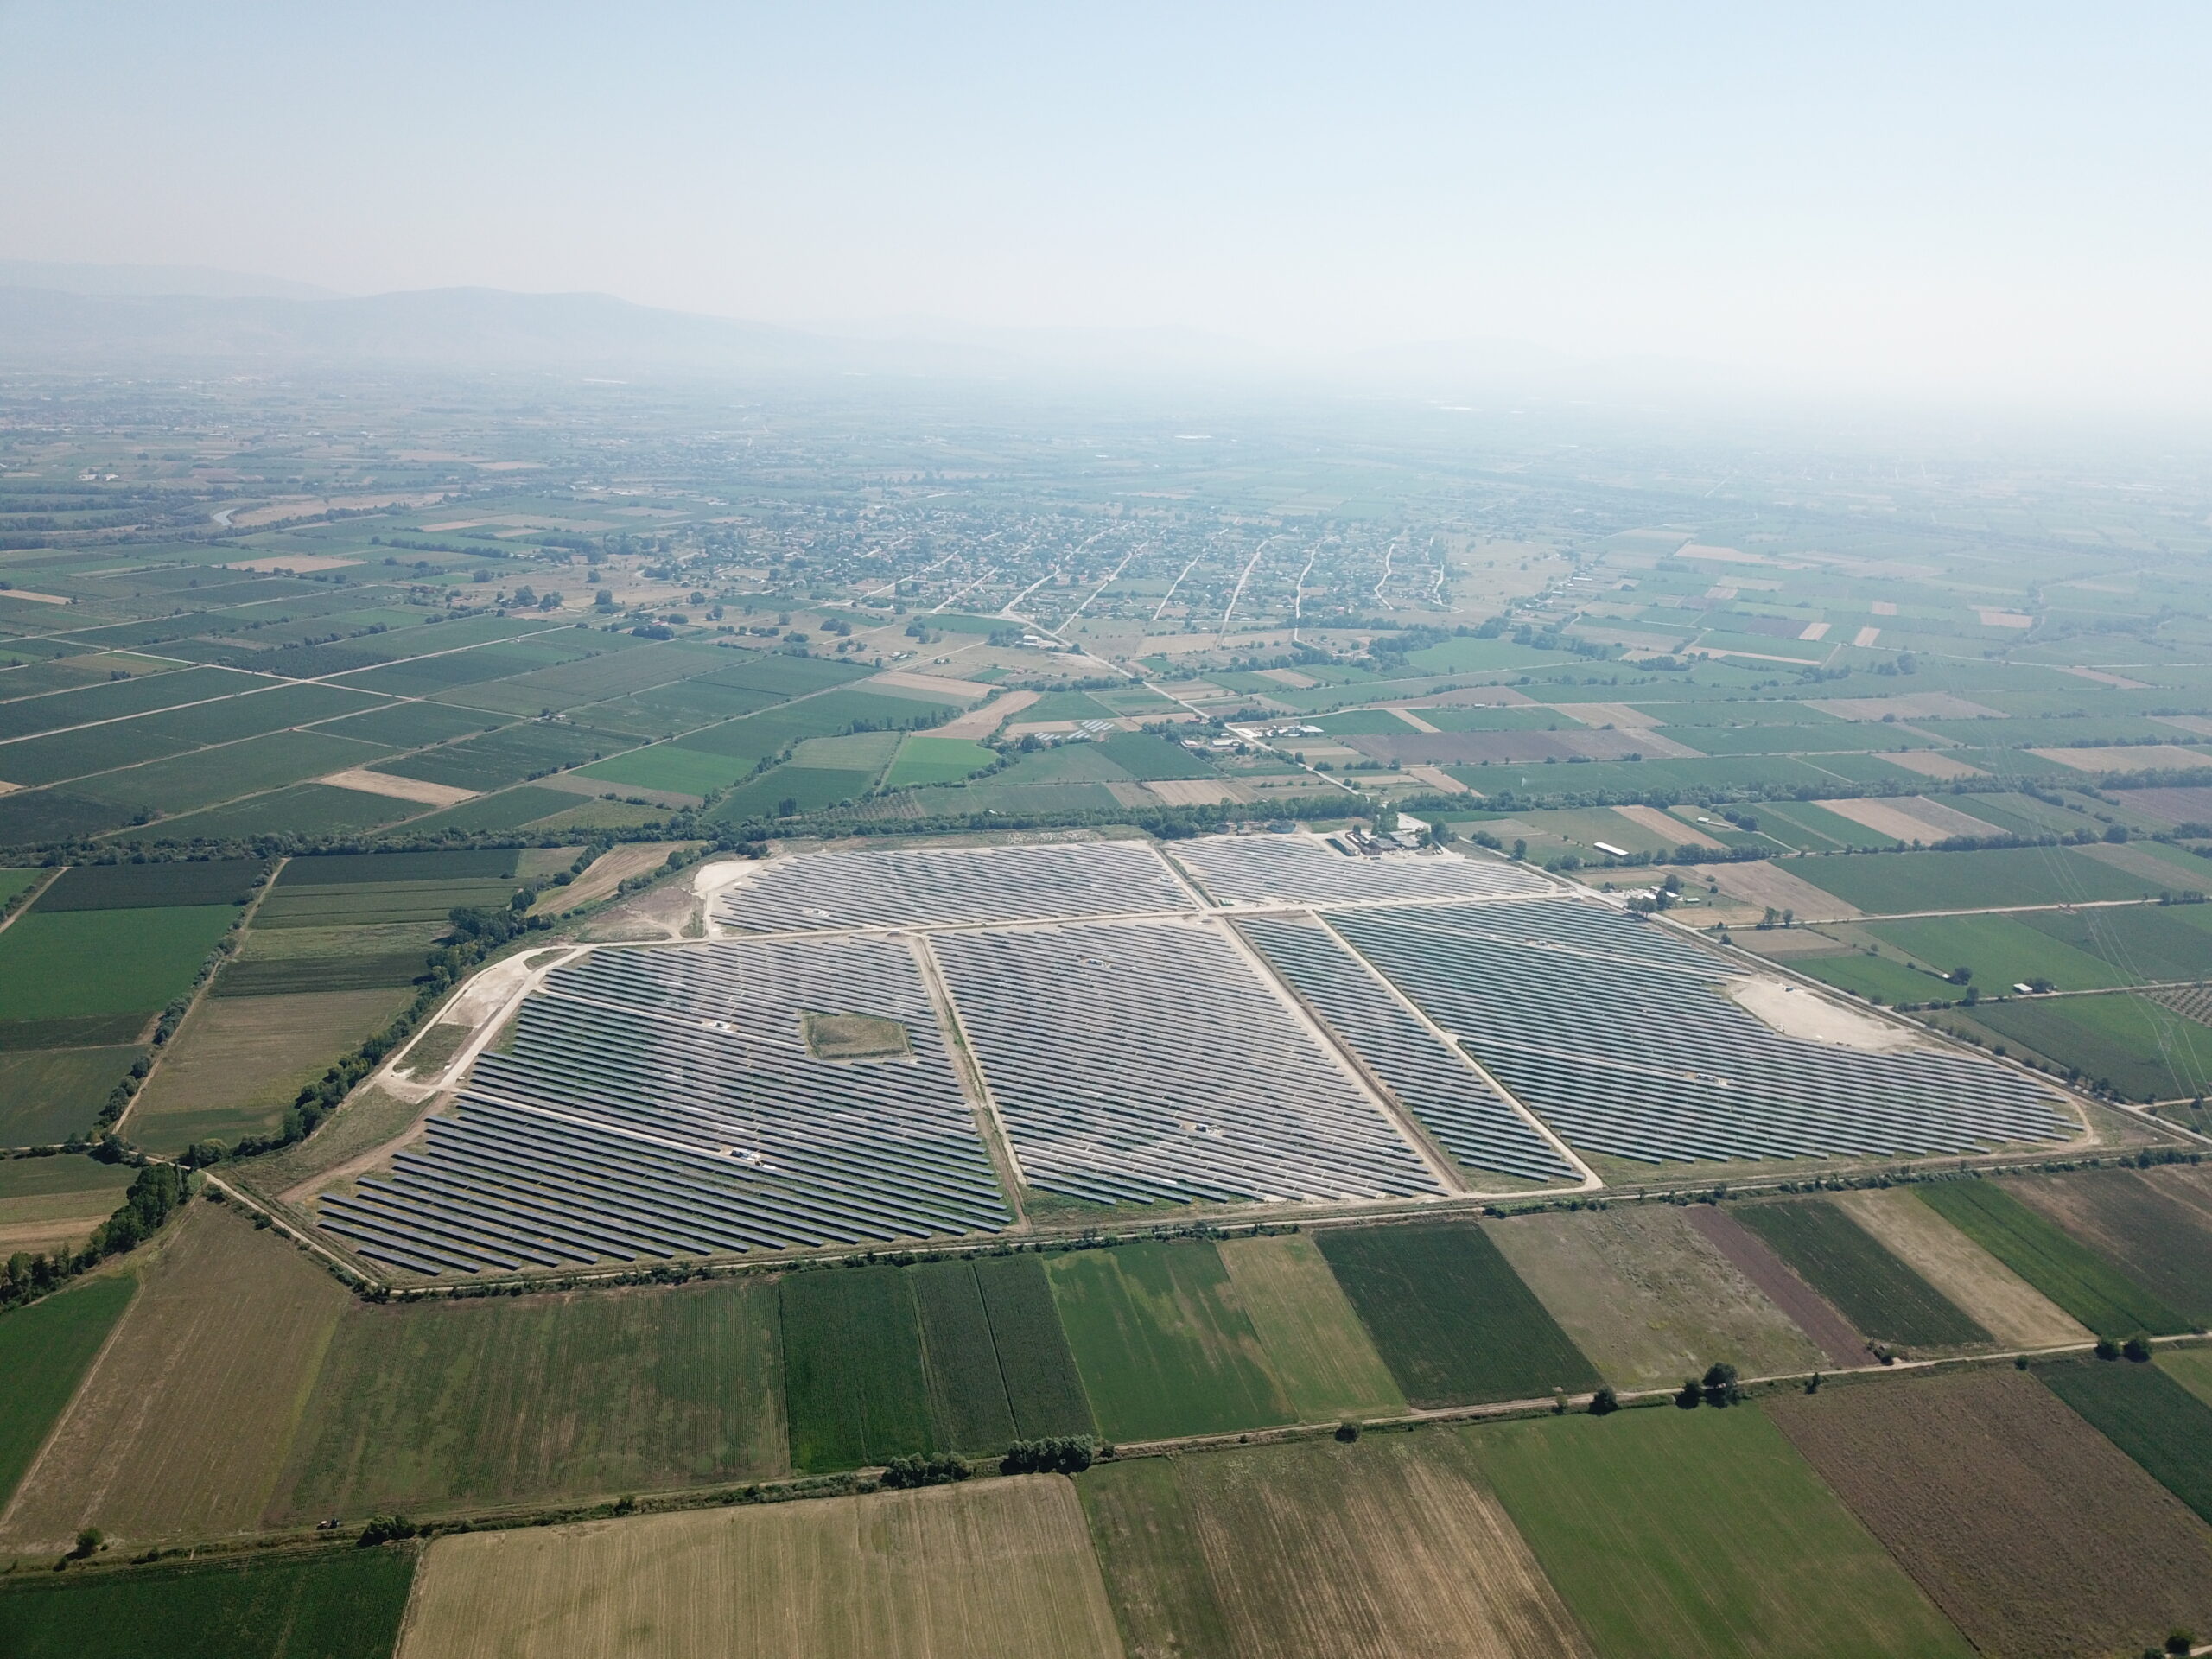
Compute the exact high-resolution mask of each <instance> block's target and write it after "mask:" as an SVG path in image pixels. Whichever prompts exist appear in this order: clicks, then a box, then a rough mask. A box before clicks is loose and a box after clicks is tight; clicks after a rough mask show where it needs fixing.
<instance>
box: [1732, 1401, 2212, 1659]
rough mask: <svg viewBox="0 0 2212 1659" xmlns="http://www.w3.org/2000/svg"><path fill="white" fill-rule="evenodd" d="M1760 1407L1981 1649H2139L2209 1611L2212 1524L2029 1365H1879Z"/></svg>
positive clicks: (2024, 1652) (2029, 1654) (2016, 1655)
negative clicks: (1900, 1371) (1892, 1368)
mask: <svg viewBox="0 0 2212 1659" xmlns="http://www.w3.org/2000/svg"><path fill="white" fill-rule="evenodd" d="M1767 1410H1768V1411H1769V1412H1770V1414H1772V1416H1773V1418H1774V1420H1775V1421H1776V1422H1777V1423H1778V1424H1779V1425H1780V1426H1781V1427H1782V1431H1783V1433H1785V1434H1787V1435H1788V1436H1789V1439H1790V1440H1791V1442H1792V1443H1793V1444H1794V1445H1796V1447H1797V1449H1798V1450H1799V1451H1800V1452H1802V1453H1803V1454H1804V1455H1805V1457H1806V1458H1807V1459H1808V1460H1809V1461H1810V1462H1811V1463H1812V1465H1813V1466H1814V1467H1815V1468H1816V1469H1817V1470H1819V1471H1820V1472H1821V1475H1822V1476H1823V1477H1825V1478H1827V1482H1828V1484H1830V1485H1831V1486H1833V1487H1834V1488H1835V1490H1836V1491H1837V1492H1838V1493H1840V1495H1841V1497H1842V1498H1843V1500H1844V1502H1845V1503H1847V1504H1849V1505H1850V1506H1851V1508H1852V1510H1853V1512H1854V1513H1856V1514H1857V1515H1858V1516H1859V1520H1861V1521H1862V1522H1865V1523H1866V1527H1867V1529H1868V1530H1869V1531H1871V1532H1872V1533H1873V1534H1874V1535H1875V1536H1876V1537H1878V1538H1879V1539H1880V1540H1881V1541H1882V1542H1883V1543H1884V1544H1885V1545H1887V1546H1888V1547H1889V1549H1890V1553H1891V1554H1893V1555H1895V1556H1896V1557H1897V1560H1899V1561H1900V1562H1901V1563H1902V1564H1903V1565H1904V1569H1905V1571H1907V1572H1908V1573H1911V1574H1912V1576H1913V1578H1914V1579H1916V1580H1918V1582H1919V1584H1920V1586H1921V1588H1923V1590H1925V1591H1926V1592H1928V1594H1929V1598H1930V1599H1932V1600H1933V1601H1934V1602H1935V1603H1936V1605H1937V1606H1939V1607H1941V1608H1942V1610H1943V1611H1945V1612H1946V1613H1948V1614H1949V1615H1950V1617H1951V1618H1952V1619H1953V1620H1954V1621H1955V1623H1956V1624H1958V1626H1959V1628H1960V1629H1961V1630H1964V1631H1965V1632H1966V1633H1967V1637H1968V1638H1969V1639H1971V1640H1972V1641H1973V1643H1974V1646H1975V1647H1976V1648H1978V1649H1980V1651H1981V1652H1983V1653H1985V1654H1988V1655H1993V1656H1997V1659H2061V1656H2072V1655H2081V1656H2089V1655H2105V1654H2115V1653H2122V1652H2131V1653H2132V1652H2140V1651H2142V1650H2143V1649H2145V1648H2146V1647H2152V1646H2155V1645H2157V1644H2158V1643H2159V1642H2161V1641H2163V1640H2164V1637H2165V1634H2166V1632H2167V1631H2168V1630H2171V1628H2173V1627H2174V1626H2176V1625H2188V1626H2193V1627H2194V1628H2196V1629H2198V1630H2202V1629H2203V1628H2205V1626H2206V1624H2208V1623H2212V1532H2208V1530H2207V1529H2206V1528H2205V1525H2204V1523H2203V1522H2201V1521H2199V1520H2198V1519H2197V1518H2196V1516H2194V1515H2193V1514H2191V1513H2190V1511H2189V1510H2188V1509H2186V1508H2185V1507H2184V1506H2183V1503H2182V1502H2181V1500H2180V1499H2178V1498H2177V1497H2174V1496H2173V1494H2172V1493H2171V1492H2169V1491H2166V1489H2165V1488H2164V1486H2161V1485H2160V1484H2158V1482H2157V1481H2155V1480H2153V1479H2152V1478H2151V1477H2150V1476H2149V1475H2147V1474H2145V1472H2144V1471H2142V1470H2141V1469H2140V1468H2139V1467H2137V1466H2136V1465H2135V1464H2134V1463H2133V1462H2132V1461H2131V1460H2130V1459H2128V1457H2127V1456H2126V1453H2125V1452H2121V1451H2120V1449H2119V1448H2118V1447H2117V1446H2114V1445H2113V1443H2112V1442H2111V1441H2110V1440H2107V1439H2105V1438H2104V1436H2103V1435H2101V1434H2100V1433H2097V1432H2096V1430H2094V1429H2093V1428H2091V1427H2089V1426H2088V1424H2087V1423H2085V1422H2083V1421H2082V1420H2081V1419H2080V1418H2079V1417H2077V1416H2075V1414H2074V1413H2073V1412H2072V1411H2070V1410H2069V1409H2068V1408H2067V1407H2066V1406H2065V1405H2063V1403H2061V1402H2060V1401H2059V1400H2058V1398H2057V1396H2056V1395H2053V1394H2052V1393H2051V1392H2050V1390H2049V1389H2046V1388H2044V1386H2043V1384H2041V1383H2038V1382H2037V1381H2036V1380H2035V1379H2034V1378H2033V1377H2032V1376H2026V1375H2024V1374H2023V1373H2021V1372H2018V1371H2012V1370H1994V1371H1973V1372H1967V1373H1957V1374H1951V1375H1947V1376H1926V1377H1910V1378H1884V1379H1882V1380H1880V1381H1879V1382H1869V1383H1866V1384H1864V1385H1861V1386H1858V1387H1839V1388H1834V1389H1822V1390H1821V1392H1820V1393H1819V1394H1816V1395H1802V1394H1801V1395H1784V1396H1782V1397H1780V1398H1778V1399H1777V1400H1775V1401H1773V1402H1770V1403H1769V1405H1768V1406H1767Z"/></svg>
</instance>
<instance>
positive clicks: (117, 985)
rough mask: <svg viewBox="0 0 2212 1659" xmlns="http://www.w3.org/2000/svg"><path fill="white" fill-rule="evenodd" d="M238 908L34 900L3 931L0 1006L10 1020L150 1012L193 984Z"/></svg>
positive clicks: (0, 935) (0, 936)
mask: <svg viewBox="0 0 2212 1659" xmlns="http://www.w3.org/2000/svg"><path fill="white" fill-rule="evenodd" d="M237 914H238V912H237V911H236V910H234V909H233V908H232V906H229V905H173V906H167V907H165V908H162V909H159V910H73V911H62V912H56V913H51V914H49V913H48V912H44V911H42V910H41V909H39V908H37V907H36V906H34V907H33V908H32V909H30V910H29V911H28V912H25V913H24V914H22V915H21V916H18V917H17V918H16V920H15V922H14V924H13V925H11V926H10V927H9V929H8V931H6V932H4V933H0V1008H4V1009H5V1010H6V1011H7V1014H8V1017H9V1018H10V1020H58V1019H65V1018H67V1017H69V1016H72V1015H81V1014H130V1013H136V1012H137V1011H138V1010H140V1009H145V1010H148V1011H151V1010H154V1009H157V1008H160V1007H163V1006H164V1005H165V1004H166V1003H167V1002H168V1000H169V999H170V998H171V997H173V996H175V995H177V994H178V993H179V992H181V991H183V990H184V989H186V988H188V987H189V986H190V985H191V983H192V979H193V976H194V974H196V973H198V972H199V971H200V963H201V962H203V961H204V960H206V958H207V953H208V951H210V950H213V949H214V946H215V942H216V941H217V940H218V939H219V938H222V937H223V934H224V931H226V929H227V928H229V926H230V925H231V922H232V918H235V917H236V916H237Z"/></svg>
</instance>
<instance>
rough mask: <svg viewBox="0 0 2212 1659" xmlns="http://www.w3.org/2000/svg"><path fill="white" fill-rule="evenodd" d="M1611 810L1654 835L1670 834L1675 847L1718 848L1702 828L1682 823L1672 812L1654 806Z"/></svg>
mask: <svg viewBox="0 0 2212 1659" xmlns="http://www.w3.org/2000/svg"><path fill="white" fill-rule="evenodd" d="M1613 810H1614V812H1615V813H1617V814H1618V815H1619V816H1620V817H1624V818H1626V819H1627V820H1628V821H1629V822H1630V823H1632V824H1634V825H1636V827H1637V829H1647V830H1649V831H1650V832H1651V834H1653V835H1655V836H1671V837H1672V838H1673V840H1674V843H1675V846H1677V847H1705V848H1718V847H1719V846H1720V844H1721V843H1720V842H1717V841H1715V840H1714V839H1713V837H1712V836H1708V835H1707V834H1706V833H1705V831H1704V830H1702V829H1698V828H1696V827H1695V826H1694V825H1691V824H1687V823H1683V822H1682V821H1681V819H1680V818H1678V817H1675V815H1674V814H1673V813H1671V812H1668V811H1663V810H1661V809H1660V808H1658V807H1656V806H1617V807H1615V808H1614V809H1613Z"/></svg>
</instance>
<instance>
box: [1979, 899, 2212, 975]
mask: <svg viewBox="0 0 2212 1659" xmlns="http://www.w3.org/2000/svg"><path fill="white" fill-rule="evenodd" d="M2020 919H2021V920H2022V921H2023V922H2024V923H2025V924H2026V925H2028V926H2030V927H2032V928H2033V929H2035V930H2036V931H2037V932H2038V933H2042V934H2045V935H2047V936H2048V937H2050V938H2053V939H2055V940H2057V941H2058V942H2059V943H2060V944H2064V945H2066V946H2068V947H2069V948H2070V949H2073V950H2079V951H2081V952H2082V953H2084V954H2085V955H2088V956H2093V957H2099V958H2101V959H2102V960H2103V961H2106V962H2109V963H2114V964H2115V965H2116V966H2117V968H2118V969H2119V970H2120V973H2121V974H2122V975H2123V976H2124V982H2125V981H2137V980H2145V981H2156V980H2166V979H2202V978H2205V977H2207V976H2212V905H2126V906H2109V907H2107V908H2103V909H2098V910H2075V911H2058V910H2045V911H2037V912H2034V913H2033V914H2031V915H2027V916H2023V917H2022V918H2020Z"/></svg>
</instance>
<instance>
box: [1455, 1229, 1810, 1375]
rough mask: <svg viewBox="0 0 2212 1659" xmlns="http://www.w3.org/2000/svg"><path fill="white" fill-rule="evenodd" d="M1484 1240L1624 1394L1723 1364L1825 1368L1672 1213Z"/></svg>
mask: <svg viewBox="0 0 2212 1659" xmlns="http://www.w3.org/2000/svg"><path fill="white" fill-rule="evenodd" d="M1486 1230H1487V1231H1488V1233H1489V1234H1490V1236H1491V1240H1492V1241H1493V1242H1494V1243H1496V1244H1497V1247H1498V1249H1500V1250H1502V1251H1503V1253H1504V1255H1505V1259H1506V1260H1507V1261H1508V1262H1511V1263H1512V1264H1513V1269H1514V1271H1515V1272H1516V1273H1517V1274H1520V1275H1521V1277H1522V1279H1523V1280H1524V1281H1527V1283H1528V1285H1529V1288H1530V1289H1531V1290H1533V1291H1535V1293H1536V1296H1537V1299H1538V1300H1541V1302H1542V1303H1543V1305H1544V1306H1545V1307H1546V1308H1548V1309H1549V1310H1550V1312H1551V1315H1552V1317H1553V1318H1554V1319H1557V1320H1558V1321H1559V1322H1560V1326H1561V1328H1563V1329H1564V1330H1565V1331H1566V1332H1567V1335H1568V1336H1569V1337H1571V1338H1573V1340H1574V1344H1575V1345H1576V1346H1577V1347H1579V1348H1580V1349H1581V1350H1582V1351H1583V1352H1584V1353H1586V1354H1587V1355H1589V1357H1590V1362H1591V1363H1592V1364H1593V1365H1595V1366H1596V1367H1597V1368H1598V1370H1599V1372H1600V1374H1602V1375H1603V1376H1606V1377H1608V1378H1610V1379H1611V1381H1612V1382H1613V1383H1614V1384H1615V1385H1616V1386H1618V1387H1620V1388H1624V1389H1655V1388H1662V1387H1671V1386H1673V1385H1674V1384H1675V1383H1679V1382H1681V1380H1682V1378H1683V1377H1685V1376H1695V1375H1697V1374H1699V1373H1700V1372H1702V1371H1703V1370H1705V1368H1706V1367H1707V1366H1708V1365H1710V1364H1712V1363H1713V1362H1714V1361H1716V1360H1726V1361H1728V1362H1729V1363H1731V1364H1733V1365H1735V1366H1737V1367H1738V1369H1739V1370H1742V1372H1743V1373H1744V1375H1745V1376H1787V1375H1790V1374H1794V1373H1796V1372H1801V1371H1809V1370H1816V1369H1818V1368H1819V1367H1820V1366H1821V1364H1822V1363H1824V1360H1823V1357H1822V1355H1821V1351H1820V1350H1819V1349H1818V1348H1816V1347H1815V1346H1814V1344H1813V1343H1812V1340H1811V1339H1810V1338H1808V1337H1807V1336H1806V1335H1805V1333H1804V1332H1802V1331H1800V1330H1799V1329H1798V1328H1797V1326H1796V1325H1795V1324H1793V1323H1792V1322H1791V1321H1790V1319H1789V1315H1787V1314H1786V1313H1783V1311H1782V1310H1781V1309H1780V1308H1778V1307H1777V1306H1775V1305H1774V1304H1773V1303H1772V1302H1771V1301H1770V1300H1767V1298H1766V1297H1765V1295H1764V1294H1762V1293H1761V1292H1760V1290H1759V1289H1758V1287H1757V1286H1756V1285H1754V1284H1753V1283H1752V1282H1751V1281H1750V1280H1749V1279H1748V1278H1746V1277H1745V1275H1744V1274H1743V1273H1742V1272H1741V1270H1739V1269H1738V1268H1736V1267H1735V1266H1734V1264H1733V1263H1732V1262H1730V1261H1729V1260H1728V1258H1727V1257H1726V1256H1725V1255H1722V1254H1721V1252H1720V1250H1719V1249H1718V1248H1717V1247H1716V1246H1715V1245H1714V1244H1713V1242H1712V1241H1711V1240H1710V1239H1708V1238H1707V1237H1706V1236H1705V1235H1704V1234H1702V1233H1700V1232H1699V1231H1698V1230H1696V1229H1695V1228H1694V1227H1693V1226H1691V1225H1690V1223H1689V1220H1688V1216H1687V1215H1686V1214H1685V1212H1684V1211H1681V1210H1679V1209H1677V1208H1675V1206H1673V1205H1615V1206H1613V1207H1611V1208H1610V1209H1606V1210H1603V1211H1592V1210H1585V1211H1576V1212H1567V1213H1549V1214H1538V1215H1528V1216H1516V1217H1512V1218H1511V1219H1510V1220H1507V1221H1501V1222H1494V1223H1492V1224H1490V1225H1489V1227H1488V1228H1487V1229H1486Z"/></svg>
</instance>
